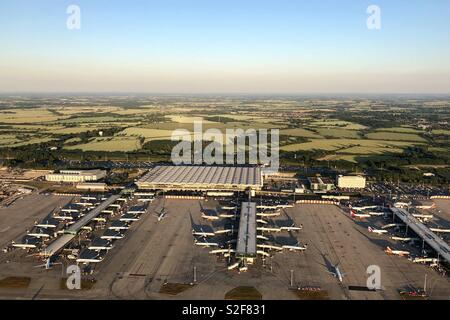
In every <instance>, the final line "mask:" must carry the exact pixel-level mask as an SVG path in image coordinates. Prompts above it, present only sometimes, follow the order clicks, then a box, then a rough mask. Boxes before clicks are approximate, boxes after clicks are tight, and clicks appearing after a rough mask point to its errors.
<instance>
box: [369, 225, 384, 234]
mask: <svg viewBox="0 0 450 320" xmlns="http://www.w3.org/2000/svg"><path fill="white" fill-rule="evenodd" d="M367 230H368V231H369V232H370V233H376V234H383V233H388V231H387V230H383V229H375V228H372V227H371V226H368V227H367Z"/></svg>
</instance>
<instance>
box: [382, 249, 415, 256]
mask: <svg viewBox="0 0 450 320" xmlns="http://www.w3.org/2000/svg"><path fill="white" fill-rule="evenodd" d="M384 252H386V253H387V254H389V255H395V256H400V257H405V256H408V255H409V251H403V250H392V249H391V248H390V247H387V248H386V250H384Z"/></svg>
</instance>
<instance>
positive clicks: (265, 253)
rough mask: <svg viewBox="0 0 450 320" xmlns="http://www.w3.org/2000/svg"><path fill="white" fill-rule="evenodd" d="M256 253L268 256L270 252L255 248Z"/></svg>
mask: <svg viewBox="0 0 450 320" xmlns="http://www.w3.org/2000/svg"><path fill="white" fill-rule="evenodd" d="M256 253H257V254H260V255H262V256H263V257H270V254H269V253H268V252H265V251H264V250H256Z"/></svg>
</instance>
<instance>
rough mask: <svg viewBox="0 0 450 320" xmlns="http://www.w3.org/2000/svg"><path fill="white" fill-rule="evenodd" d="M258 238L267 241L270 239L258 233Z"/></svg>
mask: <svg viewBox="0 0 450 320" xmlns="http://www.w3.org/2000/svg"><path fill="white" fill-rule="evenodd" d="M256 239H260V240H266V241H268V240H269V238H267V237H265V236H263V235H262V234H258V235H256Z"/></svg>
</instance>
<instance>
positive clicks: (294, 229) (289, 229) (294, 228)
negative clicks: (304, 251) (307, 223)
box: [280, 224, 303, 231]
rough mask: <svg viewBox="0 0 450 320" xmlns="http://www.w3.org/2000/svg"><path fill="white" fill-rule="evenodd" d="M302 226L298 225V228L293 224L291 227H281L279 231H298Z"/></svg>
mask: <svg viewBox="0 0 450 320" xmlns="http://www.w3.org/2000/svg"><path fill="white" fill-rule="evenodd" d="M302 227H303V226H302V225H300V227H296V226H295V224H292V225H291V226H288V227H281V228H280V229H281V231H300V230H302Z"/></svg>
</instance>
